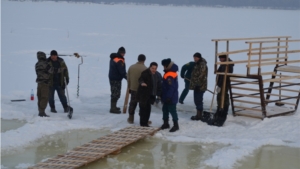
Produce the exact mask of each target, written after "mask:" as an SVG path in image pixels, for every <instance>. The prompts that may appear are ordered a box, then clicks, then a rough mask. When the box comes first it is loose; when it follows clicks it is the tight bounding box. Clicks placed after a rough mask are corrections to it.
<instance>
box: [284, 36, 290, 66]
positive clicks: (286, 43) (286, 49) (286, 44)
mask: <svg viewBox="0 0 300 169" xmlns="http://www.w3.org/2000/svg"><path fill="white" fill-rule="evenodd" d="M288 39H289V38H286V42H285V46H287V48H285V57H288V56H287V51H288ZM284 61H287V58H286V59H285V60H284ZM285 65H287V63H285Z"/></svg>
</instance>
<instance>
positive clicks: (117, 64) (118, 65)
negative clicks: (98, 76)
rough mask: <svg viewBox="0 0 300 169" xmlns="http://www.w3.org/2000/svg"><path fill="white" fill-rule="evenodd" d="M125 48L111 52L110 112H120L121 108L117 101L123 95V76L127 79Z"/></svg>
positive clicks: (109, 74) (109, 76) (109, 75)
mask: <svg viewBox="0 0 300 169" xmlns="http://www.w3.org/2000/svg"><path fill="white" fill-rule="evenodd" d="M125 53H126V51H125V48H124V47H123V46H122V47H120V48H119V49H118V52H117V53H111V54H110V61H109V73H108V78H109V83H110V91H111V99H110V110H109V112H110V113H114V114H120V113H121V110H120V108H119V107H117V102H118V100H119V98H120V96H121V87H122V80H123V78H124V79H126V80H127V73H126V65H125V58H124V56H125Z"/></svg>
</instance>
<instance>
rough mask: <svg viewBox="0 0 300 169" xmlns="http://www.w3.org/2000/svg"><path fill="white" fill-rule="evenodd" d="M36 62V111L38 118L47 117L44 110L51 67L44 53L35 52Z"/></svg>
mask: <svg viewBox="0 0 300 169" xmlns="http://www.w3.org/2000/svg"><path fill="white" fill-rule="evenodd" d="M37 59H38V62H37V63H36V64H35V72H36V75H37V78H36V83H37V84H38V86H37V99H38V109H39V116H40V117H49V116H48V115H47V114H46V113H45V109H46V107H47V104H48V97H49V81H50V79H49V77H50V74H53V71H54V69H53V67H51V66H50V64H48V62H47V58H46V54H45V53H44V52H41V51H39V52H37Z"/></svg>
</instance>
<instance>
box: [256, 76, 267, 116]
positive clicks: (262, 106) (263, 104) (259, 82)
mask: <svg viewBox="0 0 300 169" xmlns="http://www.w3.org/2000/svg"><path fill="white" fill-rule="evenodd" d="M258 84H259V90H260V103H261V110H262V119H264V118H265V117H266V116H267V112H266V103H265V96H264V82H263V79H262V76H258Z"/></svg>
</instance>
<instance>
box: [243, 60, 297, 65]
mask: <svg viewBox="0 0 300 169" xmlns="http://www.w3.org/2000/svg"><path fill="white" fill-rule="evenodd" d="M298 62H300V60H289V61H280V62H264V63H261V65H262V66H266V65H276V64H287V63H298ZM257 66H259V64H249V65H247V67H257Z"/></svg>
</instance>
